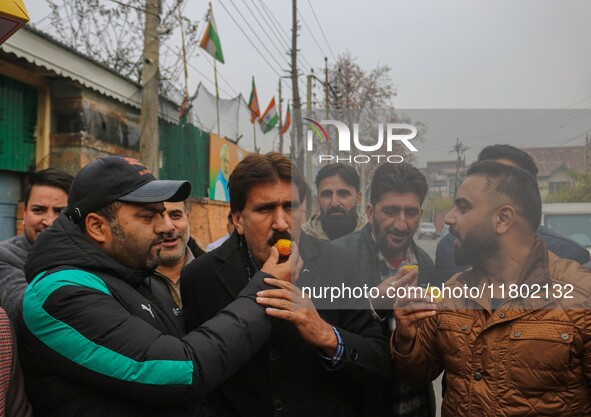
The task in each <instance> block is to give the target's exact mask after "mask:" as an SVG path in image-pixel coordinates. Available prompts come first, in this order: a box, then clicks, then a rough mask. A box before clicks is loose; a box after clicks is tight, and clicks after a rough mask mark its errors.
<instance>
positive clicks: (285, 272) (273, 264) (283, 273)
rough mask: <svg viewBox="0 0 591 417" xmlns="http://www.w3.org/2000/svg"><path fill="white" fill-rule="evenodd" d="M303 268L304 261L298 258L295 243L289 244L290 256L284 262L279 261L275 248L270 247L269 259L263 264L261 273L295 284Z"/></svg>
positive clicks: (298, 254) (298, 253)
mask: <svg viewBox="0 0 591 417" xmlns="http://www.w3.org/2000/svg"><path fill="white" fill-rule="evenodd" d="M303 267H304V261H303V260H302V258H301V257H300V252H299V250H298V246H297V245H296V243H295V242H291V254H290V255H289V258H287V260H286V261H285V262H281V261H280V256H279V251H278V250H277V248H276V247H275V246H271V254H270V255H269V259H267V261H266V262H265V264H264V265H263V267H262V268H261V271H263V272H265V273H267V274H269V275H273V276H274V277H275V278H278V279H280V280H282V281H288V282H291V281H292V277H293V282H296V281H297V279H298V277H299V275H300V272H301V270H302V268H303Z"/></svg>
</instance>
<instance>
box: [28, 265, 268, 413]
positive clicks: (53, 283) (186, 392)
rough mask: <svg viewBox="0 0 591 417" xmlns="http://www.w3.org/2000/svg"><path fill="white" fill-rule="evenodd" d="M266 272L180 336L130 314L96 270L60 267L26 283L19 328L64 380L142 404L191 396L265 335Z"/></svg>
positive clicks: (243, 358) (221, 376)
mask: <svg viewBox="0 0 591 417" xmlns="http://www.w3.org/2000/svg"><path fill="white" fill-rule="evenodd" d="M264 276H266V275H265V274H264V273H257V274H256V275H255V276H254V277H253V279H252V280H251V282H250V283H249V285H247V286H246V287H245V288H244V290H243V291H242V292H241V293H240V295H239V297H238V298H237V299H236V301H235V302H234V303H232V304H231V305H229V306H228V307H227V308H226V309H224V310H222V311H220V312H219V314H218V315H217V316H215V317H214V318H213V319H211V320H210V321H208V322H207V323H204V324H203V326H201V327H200V328H198V329H196V330H194V331H192V332H191V333H189V334H187V335H186V336H185V337H184V338H182V339H179V338H176V337H173V336H169V335H164V334H162V332H160V331H159V330H157V329H156V328H155V327H153V326H152V325H151V324H150V323H148V322H146V321H145V320H144V319H142V318H140V317H138V316H136V315H134V314H131V313H130V312H129V311H128V310H127V309H126V308H125V307H124V306H123V305H121V303H119V302H118V301H117V299H116V298H115V297H113V296H112V295H111V294H110V292H109V289H108V287H107V286H106V285H105V284H104V282H103V281H102V280H101V279H100V278H99V277H97V276H95V275H92V274H89V273H87V272H84V271H80V270H69V271H58V272H56V273H53V274H50V275H48V276H46V277H43V278H42V279H40V280H38V281H36V282H33V283H32V284H31V285H30V286H29V288H28V289H27V291H26V294H25V300H24V310H23V319H24V324H25V329H24V331H25V333H27V334H28V336H29V337H30V339H31V340H32V342H31V343H32V344H34V345H35V346H36V351H37V352H38V353H39V360H41V361H43V363H44V364H45V365H46V366H51V367H53V371H54V372H56V373H58V374H61V375H62V376H64V377H67V378H68V379H71V380H75V381H76V380H77V381H80V382H81V383H83V384H85V385H89V386H91V387H92V388H94V389H97V390H101V391H103V392H107V393H112V394H116V395H118V396H122V397H125V398H128V399H131V400H134V401H141V402H143V403H150V404H177V405H178V404H186V403H192V402H195V401H198V400H200V399H202V398H204V397H205V396H206V395H207V394H209V393H210V392H212V391H213V390H214V389H215V388H216V387H217V386H218V385H219V384H221V383H222V382H223V381H224V380H225V379H226V378H228V377H229V376H230V375H231V374H232V373H234V372H235V371H236V370H237V369H239V368H240V367H241V366H242V365H243V364H244V363H245V362H247V361H248V360H249V359H250V357H251V356H252V355H253V354H254V353H255V352H256V351H257V350H258V349H259V348H260V347H261V346H262V345H263V344H264V343H265V342H266V341H267V338H268V336H269V334H270V332H271V330H272V327H273V323H274V321H273V320H272V319H270V318H269V317H268V316H267V315H266V314H265V310H264V308H263V307H261V306H259V305H258V304H257V303H256V301H255V296H256V292H257V291H260V290H262V289H265V288H268V287H267V286H266V284H264V283H263V278H264ZM29 348H30V347H29ZM48 364H49V365H48Z"/></svg>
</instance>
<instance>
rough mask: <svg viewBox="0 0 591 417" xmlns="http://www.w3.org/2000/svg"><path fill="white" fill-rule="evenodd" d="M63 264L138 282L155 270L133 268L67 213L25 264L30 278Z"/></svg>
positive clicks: (34, 248)
mask: <svg viewBox="0 0 591 417" xmlns="http://www.w3.org/2000/svg"><path fill="white" fill-rule="evenodd" d="M62 267H74V268H79V269H82V270H85V271H89V272H91V273H96V274H99V275H100V274H101V273H104V274H108V275H111V276H114V277H116V278H118V279H121V280H122V281H126V282H128V283H129V284H132V285H137V284H140V283H142V282H143V281H144V279H145V278H147V277H148V276H149V275H151V274H152V273H153V271H147V270H133V269H129V268H127V267H125V266H123V265H121V264H120V263H119V262H117V261H116V260H115V259H113V258H112V257H111V256H109V255H107V254H106V253H105V252H104V251H103V250H102V249H100V248H99V247H98V245H96V244H95V243H94V242H92V241H91V240H90V239H89V238H88V237H86V235H84V233H83V232H82V230H81V229H80V227H79V226H78V225H77V224H74V223H72V222H71V221H70V220H69V219H68V218H67V217H66V216H65V215H64V214H63V213H62V214H60V215H59V217H58V219H57V220H56V221H55V222H54V224H53V226H52V227H50V228H49V229H47V230H46V231H44V232H43V233H41V234H40V235H39V237H38V238H37V240H36V242H35V244H34V245H33V246H32V248H31V253H30V256H29V257H28V258H27V263H26V264H25V274H26V276H27V280H29V281H31V280H32V279H33V278H34V277H35V276H36V275H37V274H39V273H41V272H45V271H50V270H54V269H57V268H62Z"/></svg>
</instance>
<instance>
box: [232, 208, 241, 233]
mask: <svg viewBox="0 0 591 417" xmlns="http://www.w3.org/2000/svg"><path fill="white" fill-rule="evenodd" d="M243 219H244V217H242V213H241V212H240V211H233V212H232V222H234V227H235V228H236V231H237V232H238V234H239V235H240V236H244V225H243V223H242V222H243Z"/></svg>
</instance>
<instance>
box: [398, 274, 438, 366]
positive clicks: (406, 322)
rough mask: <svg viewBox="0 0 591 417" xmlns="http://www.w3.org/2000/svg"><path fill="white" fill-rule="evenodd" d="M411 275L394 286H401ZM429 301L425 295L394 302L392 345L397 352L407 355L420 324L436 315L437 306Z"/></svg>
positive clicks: (412, 345) (399, 299)
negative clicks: (394, 325)
mask: <svg viewBox="0 0 591 417" xmlns="http://www.w3.org/2000/svg"><path fill="white" fill-rule="evenodd" d="M413 273H414V271H411V272H410V273H409V274H407V275H406V276H405V277H404V278H403V279H401V280H400V281H399V282H397V283H396V285H398V284H399V283H400V284H403V283H404V281H403V280H405V279H406V277H407V276H409V275H410V274H413ZM417 275H418V274H417ZM411 295H412V294H411ZM418 295H420V294H418ZM429 299H430V297H429V295H428V294H425V297H424V298H419V297H411V296H407V297H406V298H397V299H396V301H395V302H394V305H393V308H394V318H395V320H396V330H395V331H394V345H395V346H396V350H397V351H398V352H400V353H402V354H409V353H410V352H411V351H412V348H413V347H414V344H415V339H416V336H417V330H418V328H419V326H420V325H421V322H422V321H423V320H425V319H426V318H429V317H432V316H434V315H436V314H437V305H436V304H434V303H432V302H429Z"/></svg>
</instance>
